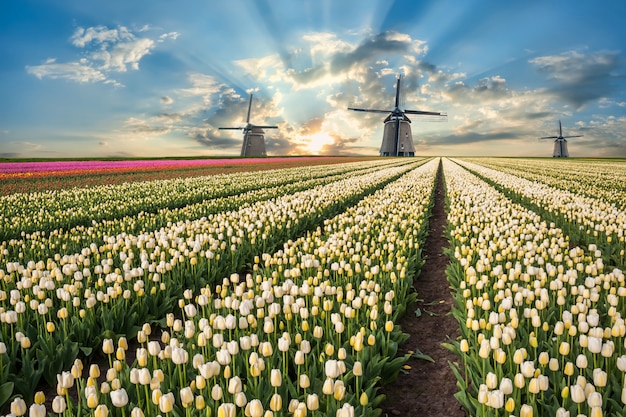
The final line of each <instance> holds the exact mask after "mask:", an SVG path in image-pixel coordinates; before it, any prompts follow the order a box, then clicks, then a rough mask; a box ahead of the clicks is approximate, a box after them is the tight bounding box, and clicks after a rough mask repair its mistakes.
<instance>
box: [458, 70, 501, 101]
mask: <svg viewBox="0 0 626 417" xmlns="http://www.w3.org/2000/svg"><path fill="white" fill-rule="evenodd" d="M510 94H511V92H510V91H509V89H508V88H507V86H506V80H505V79H504V78H501V77H497V76H496V77H486V78H481V79H480V80H478V81H477V82H476V85H474V86H473V87H471V86H469V85H467V84H465V83H464V82H462V81H459V82H456V83H454V84H452V85H451V86H449V87H448V88H447V90H446V95H447V96H448V97H449V98H450V100H452V101H454V102H472V103H476V102H485V101H497V100H500V99H503V98H506V97H509V96H510Z"/></svg>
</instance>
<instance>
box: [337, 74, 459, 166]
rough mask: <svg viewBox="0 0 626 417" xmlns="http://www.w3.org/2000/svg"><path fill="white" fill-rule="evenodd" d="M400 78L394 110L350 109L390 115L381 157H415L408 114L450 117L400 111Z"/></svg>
mask: <svg viewBox="0 0 626 417" xmlns="http://www.w3.org/2000/svg"><path fill="white" fill-rule="evenodd" d="M399 102H400V76H398V77H397V84H396V104H395V107H394V108H393V110H377V109H357V108H354V107H348V110H354V111H363V112H370V113H389V115H388V116H387V118H386V119H385V120H384V123H385V128H384V131H383V143H382V145H381V146H380V155H381V156H415V147H414V146H413V135H412V134H411V125H410V123H411V120H410V119H409V118H408V117H407V116H406V114H418V115H426V116H439V117H442V118H446V117H448V115H447V114H445V113H439V112H431V111H422V110H400V107H399V106H400V104H399Z"/></svg>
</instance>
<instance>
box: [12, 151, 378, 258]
mask: <svg viewBox="0 0 626 417" xmlns="http://www.w3.org/2000/svg"><path fill="white" fill-rule="evenodd" d="M384 166H390V165H388V164H385V165H384ZM381 167H382V166H381V165H373V164H371V163H366V164H345V165H341V166H332V167H328V168H326V169H325V170H321V169H317V168H311V169H307V170H302V169H300V170H295V169H291V170H289V171H288V173H289V175H286V176H285V177H286V178H284V179H282V180H281V179H280V175H282V173H285V172H286V171H285V170H279V171H278V172H270V173H267V174H266V175H265V177H266V180H261V181H256V187H257V188H254V189H250V190H248V189H249V188H251V187H253V186H254V185H252V184H251V183H250V181H253V178H254V177H246V178H247V181H248V183H245V182H243V179H244V177H241V176H239V175H237V176H230V177H231V178H230V179H228V181H227V182H228V187H225V188H224V189H222V190H219V191H217V190H215V191H213V193H215V194H220V193H221V194H224V196H223V197H215V198H211V199H207V200H203V201H201V202H198V203H194V204H187V205H185V206H183V207H179V208H167V207H164V208H159V209H158V210H156V211H155V212H140V213H135V212H134V211H133V210H132V208H131V209H129V210H128V214H127V215H124V216H123V217H119V218H116V219H108V220H100V221H96V220H92V221H91V222H90V224H89V225H88V226H83V225H80V226H75V227H72V228H71V229H69V230H66V229H56V230H51V231H44V230H39V231H34V232H32V233H21V236H20V237H19V238H15V239H10V240H8V241H3V242H2V244H0V264H5V263H7V262H15V261H21V260H23V259H46V258H54V257H55V255H56V254H57V253H59V252H60V251H62V252H64V253H66V254H71V253H76V254H78V253H80V251H81V250H82V249H83V248H86V247H88V246H91V245H93V244H95V245H98V246H101V245H102V244H103V243H104V241H105V240H106V238H107V237H108V236H116V235H118V234H120V233H122V232H125V233H127V234H140V233H143V232H145V231H147V230H158V229H160V228H161V227H164V226H167V224H168V223H177V222H180V221H186V220H193V219H199V218H201V217H206V216H209V215H211V214H215V213H220V212H226V211H232V210H237V209H239V208H240V207H242V206H245V205H249V204H253V203H256V202H258V201H262V200H269V199H271V198H276V197H279V196H283V195H288V194H293V193H295V192H298V191H303V190H307V189H310V188H313V187H316V186H319V185H324V184H329V183H331V182H334V181H338V180H340V179H345V178H350V177H353V176H356V175H364V174H367V173H369V172H374V171H376V170H379V169H380V168H381ZM298 172H299V174H298ZM223 178H229V176H223ZM298 178H299V179H298ZM296 179H298V180H296ZM235 180H237V181H239V183H237V181H235ZM222 181H224V180H223V179H222ZM136 186H137V187H142V184H141V183H139V184H137V185H136ZM222 186H226V184H225V183H223V184H222ZM246 190H248V191H246ZM119 193H121V191H119V192H116V193H115V194H119ZM231 194H232V195H231ZM160 198H161V197H160ZM163 198H169V197H163Z"/></svg>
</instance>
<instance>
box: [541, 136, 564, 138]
mask: <svg viewBox="0 0 626 417" xmlns="http://www.w3.org/2000/svg"><path fill="white" fill-rule="evenodd" d="M558 138H559V137H558V136H542V137H540V138H539V139H558Z"/></svg>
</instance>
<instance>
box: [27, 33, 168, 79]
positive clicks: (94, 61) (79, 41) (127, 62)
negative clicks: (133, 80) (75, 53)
mask: <svg viewBox="0 0 626 417" xmlns="http://www.w3.org/2000/svg"><path fill="white" fill-rule="evenodd" d="M148 30H150V27H149V26H148V25H145V26H143V27H141V28H140V29H139V30H137V32H138V33H139V32H145V31H148ZM178 35H179V34H178V33H177V32H170V33H165V34H161V35H159V37H158V41H154V40H153V39H150V38H148V37H137V36H136V35H135V34H134V33H133V32H132V31H131V30H130V29H128V28H127V27H125V26H118V27H117V28H113V29H111V28H108V27H106V26H94V27H89V28H83V27H79V28H77V29H76V30H75V31H74V34H73V35H72V36H71V38H70V41H71V43H72V45H74V46H75V47H77V48H82V49H84V54H83V57H81V58H80V59H78V60H77V61H70V62H65V63H58V62H56V58H50V59H48V60H46V61H45V62H44V63H43V64H41V65H28V66H26V71H27V72H28V73H29V74H32V75H34V76H36V77H37V78H39V79H43V78H52V79H66V80H70V81H75V82H78V83H95V82H103V83H105V84H113V85H115V86H121V84H120V83H119V82H117V81H115V80H114V79H113V78H111V74H113V73H119V72H126V71H127V70H128V69H129V68H130V69H131V70H135V71H136V70H138V69H139V62H140V61H141V60H142V59H143V57H145V56H146V55H148V54H149V53H150V52H151V51H152V50H153V49H154V48H155V47H156V44H157V43H161V42H163V41H165V40H166V39H176V38H177V37H178Z"/></svg>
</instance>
